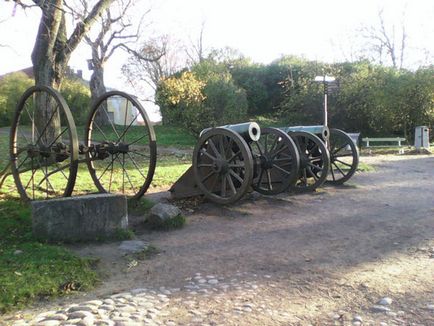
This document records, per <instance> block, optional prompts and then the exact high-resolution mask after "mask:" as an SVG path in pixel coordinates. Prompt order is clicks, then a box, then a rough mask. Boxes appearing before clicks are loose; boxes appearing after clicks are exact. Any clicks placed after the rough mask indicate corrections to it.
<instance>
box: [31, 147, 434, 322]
mask: <svg viewBox="0 0 434 326" xmlns="http://www.w3.org/2000/svg"><path fill="white" fill-rule="evenodd" d="M361 160H362V161H363V162H366V163H368V164H371V165H373V166H375V168H376V170H375V171H374V172H369V173H358V174H356V175H355V176H354V177H353V178H352V179H351V180H350V181H349V182H348V183H347V185H345V186H341V187H324V188H322V189H320V190H319V191H318V192H316V193H309V194H297V195H294V194H289V193H285V194H281V195H279V196H275V197H266V196H262V195H258V194H256V193H252V194H250V195H248V196H247V198H245V199H244V200H242V201H241V202H239V203H238V204H236V205H233V206H230V207H222V206H217V205H214V204H212V203H206V202H204V203H202V204H200V205H199V206H197V207H196V208H195V209H194V212H192V211H191V210H189V211H186V216H187V223H186V226H185V227H184V228H183V229H181V230H176V231H170V232H149V231H143V229H142V227H141V224H140V223H139V222H140V221H138V220H137V218H136V219H135V220H133V223H134V224H135V228H136V234H137V239H140V240H144V241H147V242H149V243H151V244H152V245H153V246H155V247H157V248H158V249H159V250H160V253H159V254H158V255H156V256H155V257H153V258H152V259H149V260H143V261H138V265H137V266H135V267H132V268H128V267H127V264H128V262H129V259H128V257H125V256H123V253H122V252H121V251H120V250H119V249H118V246H119V243H110V244H96V245H82V246H80V247H72V249H73V250H75V251H76V252H78V253H80V254H81V255H84V256H93V257H99V258H100V263H99V269H100V271H101V272H102V275H103V282H102V283H101V284H100V285H99V286H98V287H97V288H96V289H95V290H94V291H92V292H91V293H88V294H86V295H83V294H80V295H77V296H75V297H72V298H71V297H68V298H66V299H61V300H60V302H61V301H67V302H72V301H74V300H76V301H79V300H83V296H85V297H86V298H87V299H89V298H94V297H102V296H105V295H110V294H113V293H119V292H123V291H128V290H131V289H134V288H141V287H147V288H150V287H154V288H159V287H162V286H164V287H166V288H167V287H172V288H174V287H175V288H181V289H182V287H183V286H184V285H185V284H186V280H187V281H188V280H189V279H190V278H192V277H194V275H195V274H196V273H201V274H202V275H217V276H218V277H221V278H222V279H223V278H224V279H233V278H237V279H238V281H240V282H243V281H249V280H253V279H254V281H255V284H257V285H258V287H257V289H256V290H255V291H253V292H249V293H244V294H243V293H240V292H237V291H229V292H225V294H224V302H231V300H235V299H237V298H238V299H240V296H241V297H242V298H244V299H243V300H244V301H245V302H249V303H251V304H252V305H256V307H258V306H261V305H262V306H264V305H265V306H267V307H273V309H275V310H276V311H281V312H282V314H281V315H280V317H279V316H277V315H276V316H274V317H273V315H272V314H265V313H260V312H259V311H258V312H257V313H254V312H253V313H251V314H249V315H248V316H244V315H242V316H237V317H234V319H233V320H231V317H230V316H228V314H227V313H226V312H227V311H226V308H225V307H226V303H225V304H222V301H213V298H212V296H207V297H206V298H203V300H202V302H201V303H200V307H198V309H199V310H200V309H202V310H206V311H208V312H209V311H211V314H212V315H213V316H214V317H213V318H214V320H216V321H217V322H216V323H223V324H234V325H310V324H312V325H328V324H330V325H333V324H337V325H347V324H349V325H351V324H352V323H353V322H357V319H356V320H354V315H359V316H361V317H363V324H364V325H366V324H372V325H380V323H381V322H383V323H387V324H382V325H390V324H391V325H394V324H399V325H419V324H421V325H434V311H433V309H432V308H433V307H432V306H431V305H434V157H432V156H423V155H419V156H410V155H399V156H398V155H397V156H375V157H362V159H361ZM150 196H151V197H152V196H154V197H155V195H150ZM183 295H185V296H186V295H187V294H186V293H183V290H181V291H180V292H178V296H180V297H181V298H182V296H183ZM383 297H390V298H392V299H393V302H392V304H391V305H390V306H389V308H390V309H391V311H390V312H388V313H378V312H375V311H374V310H373V306H374V305H376V303H377V302H378V300H380V299H381V298H383ZM242 298H241V299H242ZM58 303H59V301H57V302H56V304H58ZM47 305H48V306H49V305H53V303H52V302H51V303H44V304H42V303H41V305H39V307H37V308H36V310H40V309H42V308H43V307H45V306H47ZM182 306H183V305H182V301H181V302H180V304H179V307H177V309H178V310H177V311H178V312H177V313H178V314H179V315H178V317H176V316H177V315H176V313H175V312H174V317H173V318H174V319H175V320H178V321H182V320H183V319H182V318H183V317H182ZM185 309H188V308H185ZM282 316H286V317H287V318H286V319H285V318H283V317H282ZM177 318H178V319H177ZM279 318H280V319H279ZM361 319H362V318H361ZM356 324H357V323H355V324H354V325H356Z"/></svg>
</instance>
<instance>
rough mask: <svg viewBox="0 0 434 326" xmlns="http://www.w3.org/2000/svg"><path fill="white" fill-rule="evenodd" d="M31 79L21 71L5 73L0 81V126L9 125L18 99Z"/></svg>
mask: <svg viewBox="0 0 434 326" xmlns="http://www.w3.org/2000/svg"><path fill="white" fill-rule="evenodd" d="M32 85H33V80H32V79H31V78H29V77H28V76H27V75H26V74H25V73H23V72H14V73H11V74H8V75H6V76H5V77H4V78H3V79H2V80H1V81H0V126H2V127H4V126H10V125H11V123H12V119H13V116H14V112H15V110H16V106H17V104H18V101H19V100H20V98H21V96H22V95H23V93H24V92H25V91H26V89H27V88H29V87H31V86H32Z"/></svg>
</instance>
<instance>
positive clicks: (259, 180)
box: [257, 169, 264, 187]
mask: <svg viewBox="0 0 434 326" xmlns="http://www.w3.org/2000/svg"><path fill="white" fill-rule="evenodd" d="M263 176H264V169H261V173H259V178H258V183H257V185H258V187H260V185H261V183H262V182H261V181H262V177H263Z"/></svg>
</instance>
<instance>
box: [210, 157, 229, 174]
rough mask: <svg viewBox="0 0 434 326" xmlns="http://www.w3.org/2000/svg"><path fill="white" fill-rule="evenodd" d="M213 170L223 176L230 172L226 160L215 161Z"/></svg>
mask: <svg viewBox="0 0 434 326" xmlns="http://www.w3.org/2000/svg"><path fill="white" fill-rule="evenodd" d="M212 168H213V170H214V171H215V172H217V173H219V174H221V175H223V174H226V173H227V172H228V171H229V164H228V162H226V161H225V160H215V161H214V163H213V167H212Z"/></svg>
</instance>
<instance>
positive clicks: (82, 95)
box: [0, 72, 90, 127]
mask: <svg viewBox="0 0 434 326" xmlns="http://www.w3.org/2000/svg"><path fill="white" fill-rule="evenodd" d="M33 85H34V81H33V79H31V78H29V77H28V76H27V75H26V74H25V73H23V72H14V73H11V74H8V75H6V76H5V77H4V78H3V79H2V80H1V81H0V126H2V127H5V126H10V125H11V123H12V119H13V116H14V112H15V110H16V106H17V104H18V101H19V100H20V98H21V96H22V95H23V93H24V92H25V91H26V90H27V89H28V88H29V87H31V86H33ZM60 93H61V94H62V96H63V97H64V98H65V100H66V103H68V106H69V108H70V109H71V112H72V116H73V117H74V120H75V123H76V124H77V125H84V124H85V121H86V119H87V114H88V112H89V109H90V90H89V87H88V86H87V85H85V84H83V83H82V82H80V81H79V80H76V79H65V80H64V82H63V84H62V88H61V90H60Z"/></svg>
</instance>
